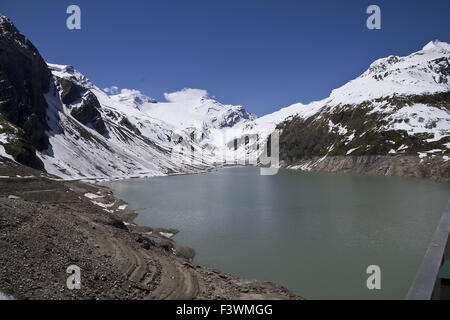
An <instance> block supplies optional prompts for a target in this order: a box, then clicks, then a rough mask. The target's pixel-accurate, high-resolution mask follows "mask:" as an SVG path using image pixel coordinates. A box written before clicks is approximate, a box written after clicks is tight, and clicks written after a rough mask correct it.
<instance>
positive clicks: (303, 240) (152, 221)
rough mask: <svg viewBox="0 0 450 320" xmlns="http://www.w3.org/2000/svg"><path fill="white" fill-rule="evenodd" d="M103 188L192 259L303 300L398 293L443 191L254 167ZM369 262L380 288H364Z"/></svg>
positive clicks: (417, 183)
mask: <svg viewBox="0 0 450 320" xmlns="http://www.w3.org/2000/svg"><path fill="white" fill-rule="evenodd" d="M106 185H107V186H109V187H110V188H111V189H112V190H113V191H114V193H115V195H116V196H117V197H119V198H122V199H123V200H125V201H127V202H128V203H129V204H130V208H132V209H137V208H146V209H145V210H143V211H139V216H138V217H137V218H136V219H135V222H136V223H137V224H141V225H148V226H151V227H166V228H176V229H178V230H180V232H179V233H178V234H177V235H176V236H175V237H174V239H175V240H176V241H178V242H180V243H181V244H184V245H187V246H190V247H192V248H194V249H195V251H196V256H195V259H194V262H195V263H196V264H200V265H204V266H208V267H212V268H216V269H219V270H221V271H223V272H227V273H232V274H234V275H237V276H240V277H244V278H250V279H259V280H267V281H272V282H275V283H278V284H281V285H283V286H285V287H287V288H289V289H290V290H292V291H294V292H295V293H297V294H299V295H301V296H303V297H305V298H307V299H403V298H404V297H405V296H406V294H407V292H408V289H409V287H410V286H411V283H412V281H413V279H414V276H415V274H416V272H417V270H418V268H419V266H420V263H421V261H422V259H423V257H424V254H425V251H426V249H427V247H428V245H429V242H430V240H431V238H432V236H433V233H434V231H435V229H436V227H437V224H438V222H439V220H440V217H441V216H442V214H443V212H444V210H445V207H446V205H447V201H448V198H449V196H450V184H448V183H447V184H446V183H436V182H433V181H430V180H421V179H415V178H400V177H380V176H366V175H353V174H328V173H309V172H298V171H292V170H280V171H279V173H278V174H277V175H274V176H262V175H260V170H259V168H255V167H240V168H224V169H218V170H214V171H212V172H209V173H202V174H195V175H183V176H170V177H157V178H150V179H130V180H120V181H112V182H108V183H106ZM371 265H377V266H379V267H380V269H381V289H380V290H369V289H368V288H367V285H366V281H367V278H368V277H369V274H367V273H366V270H367V267H368V266H371Z"/></svg>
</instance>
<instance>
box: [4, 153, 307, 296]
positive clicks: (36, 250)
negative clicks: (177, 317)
mask: <svg viewBox="0 0 450 320" xmlns="http://www.w3.org/2000/svg"><path fill="white" fill-rule="evenodd" d="M86 194H88V195H89V197H86V196H85V195H86ZM94 202H95V203H94ZM123 204H125V202H123V201H121V200H120V199H116V198H114V196H113V194H112V192H111V191H110V190H109V189H107V188H105V187H102V186H97V185H92V184H88V183H84V182H80V181H60V180H58V179H56V178H55V177H52V176H50V175H47V174H43V173H42V172H40V171H37V170H34V169H31V168H28V167H24V166H21V165H18V164H16V163H14V162H12V161H10V160H7V159H4V158H1V157H0V292H3V293H4V294H6V295H10V296H13V297H14V298H16V299H301V297H299V296H297V295H295V294H293V293H292V292H290V291H289V290H287V289H286V288H284V287H282V286H279V285H276V284H273V283H269V282H263V281H258V280H245V279H240V278H238V277H235V276H232V275H230V274H225V273H222V272H220V271H218V270H213V269H209V268H205V267H202V266H198V265H195V264H193V263H192V258H193V256H194V250H193V249H191V248H188V247H185V246H183V245H181V244H178V243H176V242H174V241H173V240H172V239H170V238H166V237H164V236H163V235H161V234H160V232H167V233H176V232H177V230H171V229H152V228H149V227H143V226H137V225H135V224H133V223H132V219H133V218H134V217H135V215H136V213H135V212H133V211H130V210H127V209H125V210H123V207H124V206H123ZM119 207H120V208H119ZM70 265H77V266H78V267H80V269H81V288H80V289H79V290H69V289H68V288H67V285H66V282H67V278H68V277H69V276H70V274H68V273H66V269H67V267H68V266H70Z"/></svg>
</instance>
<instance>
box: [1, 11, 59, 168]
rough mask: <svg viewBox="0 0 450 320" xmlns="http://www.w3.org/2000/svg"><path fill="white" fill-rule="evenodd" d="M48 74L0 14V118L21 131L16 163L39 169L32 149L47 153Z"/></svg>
mask: <svg viewBox="0 0 450 320" xmlns="http://www.w3.org/2000/svg"><path fill="white" fill-rule="evenodd" d="M51 76H52V75H51V72H50V70H49V69H48V67H47V64H46V63H45V61H44V60H43V59H42V57H41V56H40V54H39V52H38V51H37V49H36V48H35V47H34V46H33V44H32V43H31V42H30V41H29V40H28V39H27V38H26V37H25V36H24V35H22V34H21V33H20V32H19V31H18V30H17V29H16V27H15V26H14V25H13V24H12V22H11V21H10V20H9V19H7V18H6V17H4V16H3V15H1V14H0V114H2V115H3V116H4V118H5V119H6V120H7V121H9V122H10V123H12V124H14V125H16V126H18V127H20V128H22V129H23V131H24V137H23V139H24V140H23V142H24V146H25V149H26V150H27V152H25V153H21V156H20V157H18V158H17V159H16V160H17V161H19V162H21V163H23V164H26V165H31V166H33V167H35V168H38V169H42V168H43V164H42V162H41V161H40V160H39V158H37V156H36V154H35V152H34V148H36V149H37V150H45V149H47V147H48V145H49V142H48V137H47V135H46V134H45V130H46V129H48V125H47V120H46V112H47V107H48V106H47V102H46V100H45V97H44V94H45V93H47V92H48V91H49V86H50V80H51Z"/></svg>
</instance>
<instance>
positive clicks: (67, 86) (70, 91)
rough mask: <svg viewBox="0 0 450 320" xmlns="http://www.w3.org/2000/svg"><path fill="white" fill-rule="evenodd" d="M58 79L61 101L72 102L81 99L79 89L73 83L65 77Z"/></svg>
mask: <svg viewBox="0 0 450 320" xmlns="http://www.w3.org/2000/svg"><path fill="white" fill-rule="evenodd" d="M58 81H59V83H60V85H61V101H62V102H63V103H64V104H72V103H73V102H75V101H76V100H78V99H81V90H80V88H79V87H78V86H77V85H76V84H75V83H73V82H72V81H69V80H66V79H59V80H58Z"/></svg>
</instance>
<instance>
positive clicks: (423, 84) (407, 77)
mask: <svg viewBox="0 0 450 320" xmlns="http://www.w3.org/2000/svg"><path fill="white" fill-rule="evenodd" d="M449 47H450V45H449V44H448V43H446V42H443V41H438V40H435V41H431V42H430V43H429V44H427V45H426V46H425V47H424V49H423V50H420V51H418V52H415V53H412V54H410V55H409V56H405V57H400V56H389V57H386V58H382V59H378V60H376V61H375V62H373V63H372V64H371V65H370V67H369V69H368V70H367V71H366V72H364V73H363V74H362V75H361V76H360V77H358V78H356V79H354V80H352V81H350V82H348V83H347V84H345V85H344V86H342V87H340V88H338V89H335V90H333V91H332V93H331V95H330V97H329V99H328V103H329V104H331V105H337V104H357V103H361V102H363V101H367V100H373V99H378V98H386V97H390V96H393V95H420V94H434V93H438V92H446V91H449V90H450V50H449Z"/></svg>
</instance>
